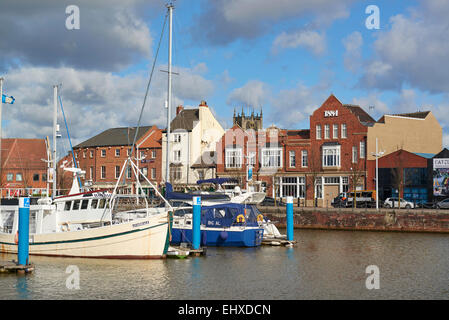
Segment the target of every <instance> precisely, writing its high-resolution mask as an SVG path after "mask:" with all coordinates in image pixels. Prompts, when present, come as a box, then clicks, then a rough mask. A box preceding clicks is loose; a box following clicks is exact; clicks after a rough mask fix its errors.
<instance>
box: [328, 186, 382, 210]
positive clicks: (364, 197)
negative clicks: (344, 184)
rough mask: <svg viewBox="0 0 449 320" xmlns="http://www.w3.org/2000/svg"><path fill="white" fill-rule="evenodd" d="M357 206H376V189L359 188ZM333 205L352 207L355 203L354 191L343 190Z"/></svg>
mask: <svg viewBox="0 0 449 320" xmlns="http://www.w3.org/2000/svg"><path fill="white" fill-rule="evenodd" d="M355 200H356V207H357V208H373V207H375V206H376V191H373V190H358V191H356V194H355ZM331 205H332V206H333V207H334V208H345V207H352V206H353V205H354V192H342V193H340V194H339V195H338V196H336V197H335V198H334V199H333V200H332V203H331Z"/></svg>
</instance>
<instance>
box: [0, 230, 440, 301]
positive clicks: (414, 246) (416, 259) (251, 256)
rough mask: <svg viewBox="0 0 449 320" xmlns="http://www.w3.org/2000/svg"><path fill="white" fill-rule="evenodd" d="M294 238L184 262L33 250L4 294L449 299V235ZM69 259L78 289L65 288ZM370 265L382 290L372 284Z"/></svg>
mask: <svg viewBox="0 0 449 320" xmlns="http://www.w3.org/2000/svg"><path fill="white" fill-rule="evenodd" d="M295 240H298V244H297V245H296V246H295V247H293V248H285V247H269V246H264V247H260V248H212V247H209V248H208V250H207V256H205V257H191V258H188V259H184V260H176V259H166V260H150V261H127V260H106V259H72V258H49V257H34V256H31V261H32V262H34V264H35V265H36V270H35V272H34V273H33V274H31V275H27V276H16V275H0V299H182V300H185V299H219V300H228V299H245V300H252V299H274V300H278V299H279V300H280V299H282V300H286V299H449V235H444V234H418V233H383V232H350V231H321V230H320V231H314V230H296V231H295ZM0 259H1V260H12V259H15V256H12V255H3V256H0ZM69 265H76V266H77V267H78V268H79V270H80V283H79V285H80V287H79V289H78V290H77V289H71V290H70V289H67V287H66V280H67V278H68V277H69V276H70V274H68V273H66V268H67V267H68V266H69ZM369 265H376V266H378V267H379V270H380V289H378V290H368V289H366V286H365V281H366V278H367V277H368V276H369V275H368V274H366V273H365V270H366V267H367V266H369Z"/></svg>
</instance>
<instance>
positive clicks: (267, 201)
mask: <svg viewBox="0 0 449 320" xmlns="http://www.w3.org/2000/svg"><path fill="white" fill-rule="evenodd" d="M257 205H259V206H266V207H274V206H275V202H274V198H271V197H265V199H263V201H262V202H260V203H258V204H257ZM286 205H287V204H286V203H285V202H283V201H282V200H279V199H276V206H278V207H282V206H286Z"/></svg>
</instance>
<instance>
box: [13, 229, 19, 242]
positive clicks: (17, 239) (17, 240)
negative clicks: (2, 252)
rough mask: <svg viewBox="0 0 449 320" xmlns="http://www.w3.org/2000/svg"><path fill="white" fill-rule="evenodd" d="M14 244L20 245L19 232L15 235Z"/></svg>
mask: <svg viewBox="0 0 449 320" xmlns="http://www.w3.org/2000/svg"><path fill="white" fill-rule="evenodd" d="M14 243H15V244H18V243H19V231H17V232H16V234H15V235H14Z"/></svg>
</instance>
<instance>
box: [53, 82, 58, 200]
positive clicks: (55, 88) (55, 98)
mask: <svg viewBox="0 0 449 320" xmlns="http://www.w3.org/2000/svg"><path fill="white" fill-rule="evenodd" d="M53 103H54V106H53V159H52V160H53V192H52V198H53V199H54V198H55V197H56V126H57V123H56V122H57V118H58V86H57V85H54V86H53Z"/></svg>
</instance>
